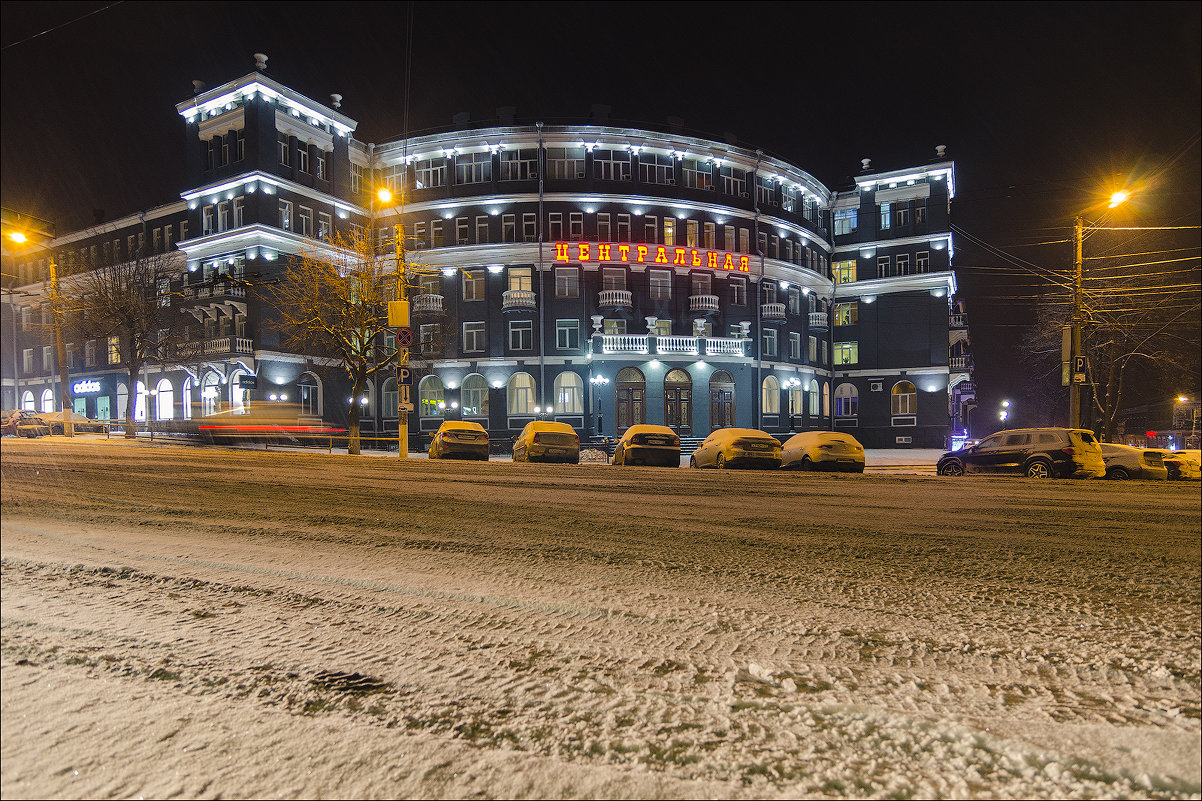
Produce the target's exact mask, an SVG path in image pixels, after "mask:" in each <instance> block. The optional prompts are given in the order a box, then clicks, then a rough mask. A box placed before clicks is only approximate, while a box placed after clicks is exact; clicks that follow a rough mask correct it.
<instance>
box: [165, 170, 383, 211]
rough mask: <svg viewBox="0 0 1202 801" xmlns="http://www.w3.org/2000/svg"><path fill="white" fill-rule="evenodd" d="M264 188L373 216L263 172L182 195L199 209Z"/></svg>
mask: <svg viewBox="0 0 1202 801" xmlns="http://www.w3.org/2000/svg"><path fill="white" fill-rule="evenodd" d="M260 185H261V186H260ZM260 188H263V190H264V191H266V192H267V193H268V194H275V192H274V191H273V190H278V189H284V190H287V191H289V192H293V193H295V194H298V195H304V196H305V197H311V198H313V199H314V200H317V201H320V202H322V203H325V204H327V205H330V206H333V207H334V208H335V209H336V210H337V211H339V212H345V213H351V212H354V213H355V214H358V215H360V216H361V217H367V216H369V214H370V212H369V211H368V210H367V209H365V208H363V207H361V206H358V205H355V204H354V203H348V202H347V201H345V200H340V199H339V198H336V197H334V196H333V195H331V194H328V193H326V192H321V191H319V190H317V189H313V188H311V187H308V186H303V185H301V184H298V183H296V182H294V181H289V180H287V179H285V178H279V177H277V176H275V175H268V174H267V173H265V172H262V171H261V170H256V171H254V172H248V173H243V174H242V175H239V176H238V177H236V178H231V179H228V180H225V181H219V182H217V183H212V184H206V185H204V186H201V187H198V188H197V189H191V190H188V191H187V192H181V193H180V197H182V198H183V199H184V200H186V201H188V204H189V205H188V207H189V208H195V207H196V204H198V203H200V202H202V201H203V202H207V203H216V202H217V201H218V200H229V199H231V198H233V197H234V196H235V195H237V194H240V192H239V190H242V192H245V193H253V192H255V191H258V189H260ZM339 216H342V215H339Z"/></svg>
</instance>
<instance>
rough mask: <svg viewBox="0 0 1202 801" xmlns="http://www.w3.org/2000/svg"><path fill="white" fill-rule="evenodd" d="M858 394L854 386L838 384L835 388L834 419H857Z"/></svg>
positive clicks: (858, 412) (858, 408)
mask: <svg viewBox="0 0 1202 801" xmlns="http://www.w3.org/2000/svg"><path fill="white" fill-rule="evenodd" d="M859 414H860V393H859V391H858V390H856V386H855V384H840V385H839V386H837V387H835V417H858V416H859Z"/></svg>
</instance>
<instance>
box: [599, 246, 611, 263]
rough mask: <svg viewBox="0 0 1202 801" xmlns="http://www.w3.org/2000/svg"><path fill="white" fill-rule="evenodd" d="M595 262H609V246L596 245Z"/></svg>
mask: <svg viewBox="0 0 1202 801" xmlns="http://www.w3.org/2000/svg"><path fill="white" fill-rule="evenodd" d="M597 261H609V245H597Z"/></svg>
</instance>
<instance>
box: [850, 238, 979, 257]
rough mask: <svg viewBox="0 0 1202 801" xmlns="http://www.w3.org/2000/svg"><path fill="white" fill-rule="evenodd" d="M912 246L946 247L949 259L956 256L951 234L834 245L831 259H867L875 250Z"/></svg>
mask: <svg viewBox="0 0 1202 801" xmlns="http://www.w3.org/2000/svg"><path fill="white" fill-rule="evenodd" d="M914 245H929V246H930V247H931V250H942V249H943V248H945V247H946V248H948V255H949V257H950V256H954V255H956V248H955V242H954V240H953V239H952V235H951V233H937V234H923V235H922V236H900V237H898V238H897V239H874V240H872V241H871V242H857V243H855V244H847V245H835V252H834V254H833V255H832V256H831V258H832V259H835V260H838V258H839V257H840V255H843V254H848V253H853V252H855V253H858V254H859V255H860V256H863V257H864V258H866V259H867V258H872V257H873V256H874V255H876V251H877V250H884V249H887V248H895V247H913V246H914Z"/></svg>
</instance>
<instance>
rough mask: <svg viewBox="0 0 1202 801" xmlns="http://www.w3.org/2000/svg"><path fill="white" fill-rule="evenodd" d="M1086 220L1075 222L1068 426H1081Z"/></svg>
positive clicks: (1078, 218) (1079, 219)
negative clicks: (1082, 289) (1082, 266)
mask: <svg viewBox="0 0 1202 801" xmlns="http://www.w3.org/2000/svg"><path fill="white" fill-rule="evenodd" d="M1084 233H1085V221H1084V220H1083V219H1081V217H1077V220H1076V222H1075V223H1074V224H1073V319H1072V330H1071V331H1070V334H1069V336H1070V338H1071V339H1070V346H1069V364H1068V374H1069V375H1068V427H1069V428H1080V427H1081V384H1079V383H1077V367H1078V361H1079V359H1080V357H1081V262H1082V259H1081V245H1082V239H1083V237H1084Z"/></svg>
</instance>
